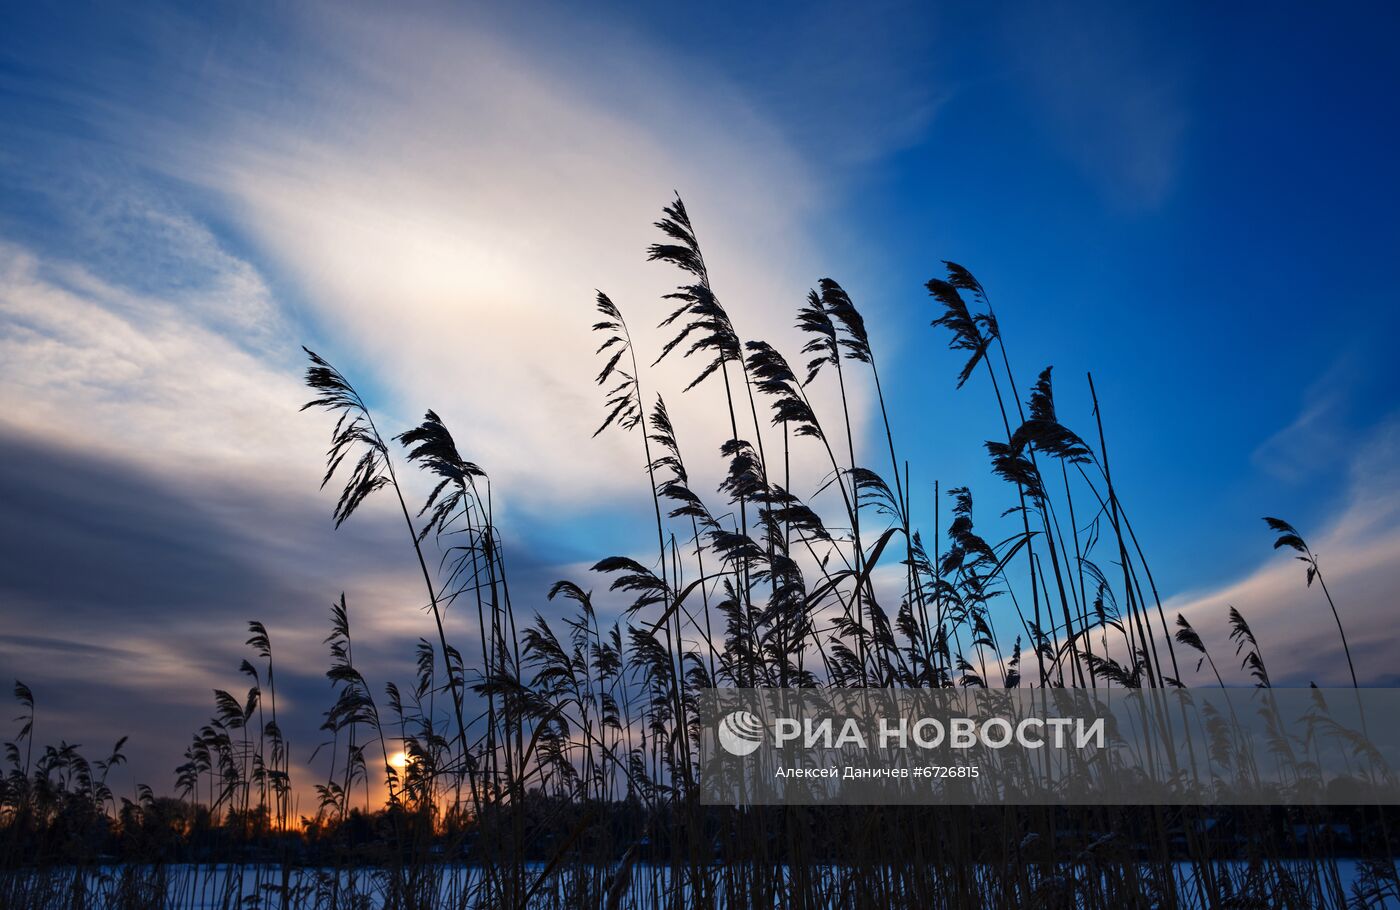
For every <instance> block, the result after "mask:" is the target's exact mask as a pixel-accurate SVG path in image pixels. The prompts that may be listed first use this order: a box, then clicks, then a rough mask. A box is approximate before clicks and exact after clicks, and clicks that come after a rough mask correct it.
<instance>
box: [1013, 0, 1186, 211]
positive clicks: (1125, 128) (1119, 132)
mask: <svg viewBox="0 0 1400 910" xmlns="http://www.w3.org/2000/svg"><path fill="white" fill-rule="evenodd" d="M1144 13H1145V11H1144V10H1142V9H1140V8H1134V9H1131V10H1130V9H1129V8H1127V7H1123V6H1120V5H1116V4H1112V3H1094V4H1090V5H1089V7H1088V8H1085V7H1074V8H1069V7H1063V6H1058V5H1055V4H1037V3H1032V4H1024V5H1021V6H1018V7H1016V8H1015V9H1014V10H1013V11H1011V12H1009V13H1008V14H1007V25H1006V42H1005V45H1004V48H1003V50H1004V53H1005V54H1006V55H1007V57H1008V60H1009V61H1010V62H1011V65H1012V66H1013V67H1015V68H1017V69H1018V70H1019V73H1020V76H1021V78H1022V79H1023V80H1024V84H1025V88H1026V90H1027V92H1028V93H1029V94H1030V96H1031V98H1033V99H1034V100H1035V102H1036V106H1037V109H1038V110H1039V111H1040V113H1041V115H1042V118H1043V123H1042V126H1043V127H1044V128H1045V129H1048V130H1049V132H1050V134H1051V136H1052V138H1053V140H1054V142H1055V143H1056V144H1057V145H1059V147H1060V148H1061V149H1062V151H1063V153H1064V154H1065V155H1067V156H1068V157H1069V158H1070V160H1072V161H1073V162H1074V163H1075V164H1077V165H1078V167H1079V170H1080V171H1081V172H1082V173H1083V175H1084V177H1085V179H1086V180H1089V181H1091V182H1092V183H1094V184H1097V185H1098V186H1099V187H1100V188H1101V189H1102V191H1103V193H1104V195H1105V197H1106V198H1107V199H1108V200H1110V201H1111V202H1113V203H1115V204H1117V205H1120V206H1123V207H1125V208H1129V209H1152V208H1155V207H1157V206H1158V205H1160V204H1161V203H1162V202H1163V201H1164V200H1165V199H1166V198H1167V196H1168V194H1169V193H1170V192H1171V190H1172V188H1173V185H1174V184H1175V181H1176V178H1177V173H1178V171H1179V170H1180V167H1181V156H1182V153H1183V148H1184V140H1185V138H1186V132H1187V129H1188V127H1189V125H1190V117H1189V108H1188V106H1187V103H1186V96H1185V92H1186V86H1187V82H1186V80H1187V68H1186V66H1185V63H1184V61H1183V60H1182V59H1180V58H1179V57H1176V56H1174V55H1173V53H1172V49H1173V47H1174V45H1173V44H1172V43H1171V42H1162V41H1158V40H1153V39H1154V37H1155V36H1154V35H1153V34H1151V32H1150V30H1151V29H1152V28H1153V23H1154V22H1157V23H1160V22H1162V21H1165V20H1166V19H1168V17H1169V14H1168V13H1167V12H1166V10H1165V9H1158V10H1156V11H1155V12H1153V13H1148V14H1144Z"/></svg>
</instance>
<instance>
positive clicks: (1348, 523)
mask: <svg viewBox="0 0 1400 910" xmlns="http://www.w3.org/2000/svg"><path fill="white" fill-rule="evenodd" d="M1346 470H1347V480H1348V484H1347V486H1348V492H1347V496H1346V499H1345V502H1344V503H1343V504H1342V507H1341V508H1340V509H1339V511H1338V514H1337V516H1336V517H1335V518H1334V519H1332V520H1331V521H1330V522H1329V523H1328V524H1327V525H1325V526H1324V527H1321V528H1318V529H1316V531H1311V530H1309V529H1306V528H1304V529H1302V530H1303V533H1304V536H1305V537H1306V538H1307V540H1308V543H1309V545H1310V546H1311V547H1312V549H1313V550H1314V551H1315V552H1316V553H1317V554H1318V555H1319V561H1320V564H1321V567H1322V571H1323V573H1324V574H1325V576H1326V580H1327V585H1328V587H1329V589H1330V590H1331V593H1332V596H1333V598H1335V600H1336V602H1337V609H1338V612H1339V613H1340V615H1341V619H1342V622H1343V624H1344V625H1345V627H1346V630H1347V638H1348V641H1349V643H1350V646H1351V650H1352V656H1353V658H1354V659H1355V662H1356V665H1357V666H1356V672H1357V676H1358V677H1359V678H1360V679H1361V680H1362V681H1363V682H1370V683H1371V684H1387V685H1394V684H1395V683H1396V682H1397V680H1400V676H1397V674H1396V671H1395V669H1394V668H1395V658H1396V656H1397V655H1396V650H1395V611H1396V605H1397V604H1396V601H1397V594H1396V567H1397V566H1400V420H1396V419H1392V420H1390V421H1389V422H1388V423H1385V424H1383V425H1382V426H1381V427H1380V428H1379V429H1378V430H1377V431H1376V432H1375V433H1374V435H1373V436H1372V438H1371V439H1370V440H1369V442H1368V443H1367V444H1366V445H1364V446H1362V447H1361V448H1360V449H1359V450H1358V451H1357V453H1356V454H1355V456H1354V457H1353V458H1352V459H1351V461H1350V463H1349V464H1347V465H1346ZM1282 517H1284V518H1287V517H1288V516H1282ZM1259 532H1260V533H1259V538H1260V546H1261V548H1262V547H1266V546H1268V545H1269V543H1270V542H1271V540H1272V535H1271V534H1270V533H1269V532H1268V530H1267V529H1266V528H1265V527H1264V525H1263V523H1262V522H1261V523H1260V525H1259ZM1290 555H1291V554H1290V553H1289V552H1288V551H1284V552H1282V553H1279V554H1275V555H1274V557H1273V558H1271V559H1268V560H1267V561H1264V562H1262V563H1261V564H1260V566H1259V567H1258V568H1256V569H1254V570H1253V571H1251V572H1249V573H1248V574H1246V575H1244V576H1242V577H1240V578H1238V579H1236V580H1234V581H1231V582H1229V583H1227V584H1224V585H1222V586H1220V587H1218V588H1214V589H1210V590H1204V591H1194V592H1188V593H1184V594H1181V595H1178V596H1176V597H1173V598H1171V600H1170V601H1168V602H1167V604H1166V607H1167V610H1168V615H1169V616H1175V614H1176V613H1177V612H1181V613H1182V614H1184V615H1185V616H1186V617H1187V619H1188V620H1190V622H1191V623H1192V624H1193V625H1195V626H1196V627H1197V629H1199V630H1200V631H1201V632H1202V635H1203V637H1205V639H1206V642H1207V645H1208V646H1210V647H1211V648H1212V650H1213V652H1214V653H1215V655H1216V662H1217V663H1218V664H1221V666H1222V669H1223V668H1224V667H1225V666H1228V665H1229V664H1230V661H1228V660H1222V659H1221V658H1222V656H1223V655H1228V654H1229V652H1230V650H1231V648H1232V646H1231V645H1230V643H1229V641H1228V635H1229V631H1228V628H1227V626H1226V621H1227V611H1228V609H1229V607H1230V606H1234V607H1237V608H1238V609H1239V610H1240V612H1241V613H1243V614H1244V617H1245V619H1246V620H1248V621H1249V623H1250V625H1251V626H1252V627H1253V629H1254V632H1255V635H1256V636H1257V637H1258V639H1259V641H1260V645H1261V648H1262V649H1263V652H1264V658H1265V661H1266V662H1267V663H1268V666H1269V670H1270V673H1271V674H1272V676H1273V677H1274V681H1275V682H1276V683H1280V684H1292V685H1306V684H1307V683H1309V682H1316V683H1317V684H1318V685H1329V684H1331V685H1346V684H1349V683H1350V676H1349V674H1348V672H1347V667H1346V661H1345V658H1344V657H1343V653H1342V645H1341V640H1340V637H1339V636H1338V634H1337V627H1336V622H1335V620H1334V619H1333V617H1332V613H1331V611H1330V610H1329V609H1328V606H1327V601H1326V599H1325V598H1324V596H1323V593H1322V591H1321V589H1320V586H1319V585H1316V584H1314V585H1313V586H1312V587H1308V586H1307V585H1306V583H1305V574H1304V568H1303V566H1302V564H1301V563H1298V562H1296V561H1295V560H1293V559H1291V558H1289V556H1290ZM1234 676H1235V678H1236V679H1239V680H1244V678H1245V674H1244V673H1243V672H1237V673H1235V674H1234Z"/></svg>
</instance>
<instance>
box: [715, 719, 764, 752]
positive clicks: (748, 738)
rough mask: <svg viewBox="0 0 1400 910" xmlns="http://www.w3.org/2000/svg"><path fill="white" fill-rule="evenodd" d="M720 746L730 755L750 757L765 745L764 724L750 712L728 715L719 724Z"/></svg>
mask: <svg viewBox="0 0 1400 910" xmlns="http://www.w3.org/2000/svg"><path fill="white" fill-rule="evenodd" d="M719 744H720V745H721V746H723V747H724V751H726V752H728V753H729V754H730V755H748V754H750V753H751V752H754V751H755V750H757V749H758V747H759V746H761V745H763V723H762V721H760V720H759V719H758V718H757V717H756V716H754V715H753V714H751V713H750V712H748V711H734V712H733V713H731V714H726V715H725V717H724V719H723V720H721V721H720V722H719Z"/></svg>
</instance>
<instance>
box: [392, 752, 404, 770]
mask: <svg viewBox="0 0 1400 910" xmlns="http://www.w3.org/2000/svg"><path fill="white" fill-rule="evenodd" d="M389 766H390V767H392V768H396V769H398V770H400V771H402V770H403V769H404V768H406V767H408V756H407V755H405V754H404V753H402V752H395V753H394V754H393V755H390V756H389Z"/></svg>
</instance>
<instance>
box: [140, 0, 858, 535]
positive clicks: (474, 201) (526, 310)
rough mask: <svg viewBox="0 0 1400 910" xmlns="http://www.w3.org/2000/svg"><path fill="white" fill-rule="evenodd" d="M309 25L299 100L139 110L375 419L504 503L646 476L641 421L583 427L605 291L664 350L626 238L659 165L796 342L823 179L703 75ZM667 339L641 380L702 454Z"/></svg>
mask: <svg viewBox="0 0 1400 910" xmlns="http://www.w3.org/2000/svg"><path fill="white" fill-rule="evenodd" d="M315 32H316V34H317V35H318V36H319V39H320V40H321V41H323V42H324V46H323V48H322V49H323V50H329V51H330V52H332V53H333V54H334V56H335V59H336V60H337V65H336V66H334V67H331V68H329V69H322V70H318V71H317V72H314V73H311V72H307V73H302V74H299V75H298V76H297V77H296V80H295V81H294V82H293V83H292V84H291V85H290V86H284V87H281V89H280V90H282V91H290V92H292V93H294V94H295V96H296V97H297V99H298V104H296V105H295V106H294V108H295V114H292V115H289V116H287V117H276V116H274V117H269V116H268V114H267V112H266V108H265V107H264V106H263V105H261V104H259V103H257V99H249V98H247V97H243V96H230V97H222V98H219V99H216V101H217V104H219V105H221V106H220V107H219V108H218V110H219V116H218V117H217V118H214V119H215V120H216V121H217V126H216V127H215V128H213V129H212V130H210V131H208V132H189V131H186V132H183V133H182V132H179V131H176V132H175V133H174V134H173V135H172V134H171V132H170V131H169V130H166V129H163V130H161V131H159V132H158V133H156V134H155V135H157V136H158V137H159V138H158V143H159V144H160V145H161V146H162V147H165V148H170V149H173V150H174V151H173V153H172V155H171V156H170V157H166V158H161V157H159V155H157V160H160V161H162V163H163V165H164V166H166V167H168V168H169V169H171V171H172V172H173V173H175V174H177V175H178V176H179V177H181V178H183V179H187V180H190V181H192V182H195V183H198V184H202V185H204V186H205V187H207V188H208V189H210V190H212V191H213V192H214V193H216V194H217V195H218V196H219V197H221V198H222V199H223V201H224V203H225V204H226V205H227V206H228V208H229V210H230V211H231V212H232V213H234V215H233V217H234V218H235V220H236V221H237V223H238V224H239V225H240V227H241V229H242V230H244V231H246V232H247V233H248V234H249V235H251V236H252V237H253V238H254V241H255V243H256V245H257V246H258V247H259V249H260V250H261V253H262V256H263V257H264V258H265V259H266V260H267V261H268V262H269V263H271V264H272V266H273V267H274V268H275V269H276V270H277V272H278V273H279V274H281V275H285V276H287V277H288V278H289V280H290V281H291V282H292V283H294V284H295V286H296V287H297V288H298V289H299V290H300V291H301V293H302V295H303V296H304V298H305V300H306V301H307V304H308V307H309V312H308V313H306V314H305V315H306V316H307V318H308V319H309V321H310V322H311V323H312V324H313V325H314V326H316V327H317V328H316V330H315V334H316V336H317V337H319V338H321V339H323V340H324V341H323V342H318V344H320V343H324V345H325V346H326V350H324V351H322V353H323V354H326V355H327V356H329V357H332V358H333V359H335V358H337V357H339V358H343V359H346V360H353V361H354V362H356V363H359V364H363V365H366V369H368V370H370V371H372V375H369V376H363V375H362V376H361V378H360V381H361V382H364V383H366V384H369V383H374V384H376V385H378V386H379V387H381V388H383V389H386V390H387V391H388V392H389V395H388V399H389V403H390V406H391V407H392V409H393V410H394V414H393V416H394V417H395V418H398V419H400V420H413V419H415V418H416V417H417V415H418V413H419V412H420V411H421V410H422V409H424V408H426V407H433V408H434V409H436V410H438V411H439V412H440V413H442V415H443V416H444V418H445V419H446V420H447V421H448V423H449V426H452V427H454V428H455V431H456V433H457V435H458V437H459V443H460V444H461V445H462V447H463V448H464V450H465V451H467V452H469V453H470V455H471V457H473V458H474V459H476V460H477V461H479V462H480V463H481V464H483V465H484V466H485V467H487V469H488V470H490V471H491V472H492V474H493V476H494V477H495V478H496V480H497V489H498V490H500V491H501V492H502V496H503V497H504V501H505V502H506V503H507V504H512V503H515V504H524V505H526V506H527V507H534V508H537V509H543V507H545V506H548V507H550V508H558V507H560V506H564V507H569V506H573V507H580V508H581V507H583V506H586V505H587V504H590V503H593V502H596V501H598V500H600V499H602V498H605V497H608V496H610V495H613V494H616V493H617V492H619V491H628V490H630V491H644V490H645V486H644V481H642V479H641V463H640V462H641V458H640V452H639V449H640V445H639V442H638V440H636V439H635V438H632V439H629V438H625V437H623V436H621V435H619V434H605V435H604V436H603V437H601V438H600V439H598V440H590V435H591V433H592V432H593V430H594V429H596V427H597V425H598V423H599V422H600V420H601V417H602V414H603V410H602V395H601V393H600V391H599V390H598V389H596V388H595V387H593V386H591V385H590V384H589V382H590V380H591V378H592V377H593V375H594V374H595V373H596V372H597V369H598V366H599V364H598V361H597V359H596V358H595V357H594V356H593V349H594V347H596V340H595V339H594V338H592V337H590V333H589V332H588V326H589V325H590V324H591V323H592V321H593V314H592V297H593V291H594V288H595V287H596V288H601V289H603V290H605V291H607V292H608V293H609V294H610V295H612V297H613V299H614V300H615V301H617V303H618V304H619V305H620V306H622V307H623V309H624V312H625V313H626V314H627V316H628V317H629V322H630V324H631V327H632V329H633V332H634V335H635V336H636V338H637V340H638V346H639V349H640V351H641V353H642V355H643V356H646V355H649V354H652V353H653V352H658V351H659V350H660V345H661V342H662V340H663V337H664V335H665V333H663V332H659V331H657V330H655V328H654V326H655V324H656V323H657V322H658V321H659V320H660V318H661V317H662V316H663V315H664V314H666V313H667V312H668V311H669V306H668V304H666V303H664V302H661V301H660V299H659V298H660V297H661V295H662V294H663V293H666V292H668V291H669V290H670V289H671V288H672V286H673V285H674V284H675V283H677V282H678V281H679V280H680V275H679V273H677V272H675V271H674V270H672V269H670V268H668V267H665V266H662V265H657V264H650V265H649V264H647V263H645V262H644V255H643V254H644V250H645V248H646V246H647V245H648V244H649V243H651V242H653V241H655V240H656V239H657V237H658V234H657V232H656V231H655V229H654V228H653V227H652V226H651V222H652V221H654V220H655V219H656V218H657V217H659V214H660V207H661V205H662V204H663V203H665V202H667V201H668V200H669V198H670V194H671V191H672V188H673V187H679V188H681V189H682V190H683V191H684V194H685V196H686V197H687V199H688V201H689V205H690V208H691V212H692V215H693V216H694V218H695V221H696V223H697V226H698V228H699V230H700V232H701V239H702V243H703V244H704V246H705V249H706V254H707V258H708V259H709V261H710V263H711V266H712V269H713V272H714V276H715V281H716V287H717V290H718V291H719V293H720V295H721V297H722V299H724V300H725V302H726V303H727V305H728V306H729V308H730V309H731V313H732V315H733V316H734V319H735V321H736V324H737V325H738V327H739V330H740V332H741V333H743V334H744V335H745V336H746V337H767V338H773V339H775V340H777V341H778V342H779V343H780V346H781V347H783V349H784V350H786V351H787V352H788V353H789V354H790V355H791V354H793V353H795V352H796V350H797V348H798V347H799V342H798V341H797V340H796V338H795V335H794V333H793V331H792V329H791V325H792V322H793V319H794V313H795V310H796V308H797V306H798V304H799V303H800V302H801V299H802V296H803V295H804V293H805V290H806V288H808V287H809V286H811V285H812V284H814V283H815V280H816V279H817V278H819V277H821V276H822V275H823V274H824V272H823V271H822V268H823V265H822V263H821V261H820V259H819V257H818V256H817V251H816V250H815V249H814V243H813V241H812V240H811V236H812V233H813V231H812V229H811V228H812V226H813V224H814V222H815V220H816V219H818V218H819V217H820V213H821V203H820V198H819V196H818V185H819V184H818V182H817V181H816V180H815V179H814V177H813V175H812V173H811V172H810V171H809V168H808V166H807V165H806V164H805V163H804V161H803V158H802V156H801V155H800V154H799V153H798V152H797V151H796V150H795V149H793V148H791V147H789V146H788V145H786V144H785V143H784V141H783V140H782V138H781V137H780V135H779V134H778V133H777V132H776V131H775V130H774V129H773V128H771V127H770V126H769V125H768V124H766V123H765V122H764V121H763V120H761V119H760V118H758V117H757V116H755V115H754V113H753V112H752V111H751V110H750V109H749V108H748V107H747V106H746V105H745V104H744V103H743V102H742V100H740V99H739V98H738V96H737V95H736V94H735V93H734V92H732V91H731V90H729V89H728V88H727V86H725V84H724V83H723V81H722V80H716V81H714V82H710V81H708V80H707V82H706V85H707V90H706V91H705V92H700V91H697V90H696V89H695V88H693V87H691V86H690V85H687V84H686V83H685V82H683V81H682V80H680V79H677V78H672V77H669V76H667V75H665V74H664V67H662V66H660V62H659V61H657V60H654V59H649V58H648V57H647V56H646V55H645V53H644V52H639V51H638V50H636V49H635V48H631V47H624V46H622V45H615V46H591V47H589V48H588V49H587V56H586V59H583V58H580V57H573V58H568V57H566V56H564V55H562V54H561V55H558V56H555V55H551V54H550V53H547V52H543V51H544V49H542V48H541V47H539V46H532V47H524V46H522V45H521V44H520V43H519V42H517V41H516V40H515V39H514V38H513V37H512V36H509V35H503V34H498V33H491V32H488V31H486V30H484V29H483V28H481V27H480V26H478V25H474V24H472V23H469V22H466V21H459V20H451V21H448V20H444V19H441V18H431V19H412V18H409V19H405V18H401V17H400V18H396V19H395V20H394V21H392V22H390V21H387V20H386V19H385V18H383V17H379V16H374V15H371V16H368V17H366V18H364V19H359V20H356V21H355V22H353V23H350V22H345V21H329V17H327V21H324V22H320V21H318V22H317V23H316V27H315ZM244 63H245V64H246V63H247V61H246V60H245V61H244ZM585 64H586V66H585ZM617 86H624V87H627V88H626V89H618V88H617ZM639 86H644V87H645V88H644V90H640V89H639V88H638V87H639ZM712 87H713V88H714V89H715V90H711V89H712ZM303 111H315V112H320V113H317V114H312V115H310V116H304V115H303ZM152 154H156V153H155V152H154V151H153V152H152ZM826 265H828V266H829V265H831V263H829V262H828V263H826ZM646 359H648V360H649V359H651V358H650V357H649V356H646ZM675 359H676V360H677V363H676V364H667V365H663V368H662V369H660V370H658V371H654V372H648V373H647V375H646V377H645V380H646V382H647V387H648V392H649V394H654V393H655V392H656V391H658V390H660V391H662V392H664V393H665V394H666V396H667V399H668V404H669V405H670V406H671V408H672V411H673V415H674V416H676V418H677V421H678V424H679V429H680V432H681V434H682V443H683V445H684V446H685V447H686V449H687V450H688V452H689V455H690V457H691V458H693V459H696V460H697V461H699V460H700V459H701V458H702V457H706V456H711V455H712V453H713V452H714V451H715V450H716V449H717V447H718V445H719V443H720V442H721V441H722V440H723V439H724V438H726V437H727V435H728V431H727V424H728V421H727V417H725V416H723V415H722V405H721V403H720V402H721V399H720V388H719V385H718V383H717V382H713V383H710V384H708V385H707V387H705V388H702V389H699V390H696V391H694V392H691V393H689V394H687V395H685V396H684V398H682V396H680V394H679V390H680V389H681V388H682V387H683V386H684V385H685V384H686V382H688V381H689V379H690V378H691V377H692V376H693V375H694V374H695V373H696V372H697V371H698V367H697V366H696V365H694V364H691V363H686V364H683V365H682V364H680V363H679V357H676V358H675ZM794 359H796V358H794ZM361 372H362V373H363V370H362V371H361ZM826 395H827V392H826V391H819V392H818V396H819V398H822V399H824V400H826V401H827V402H828V404H829V403H830V401H829V399H827V398H826ZM862 399H863V396H862ZM826 413H827V414H828V415H829V416H828V419H829V420H835V419H836V414H837V413H839V412H833V411H832V410H830V409H829V408H828V409H827V411H826ZM864 414H865V409H864V406H863V401H862V400H858V401H857V406H856V410H855V418H856V420H857V421H858V422H859V421H863V419H864ZM764 422H765V424H766V418H764ZM741 426H742V424H741ZM832 428H833V430H834V429H835V425H834V424H833V427H832ZM750 435H751V434H750ZM799 451H800V453H801V454H800V455H799V464H801V463H802V462H803V461H808V462H809V463H810V464H811V465H812V467H813V469H814V470H816V471H820V467H819V464H820V462H819V459H818V458H817V454H818V453H817V451H816V450H815V448H814V447H813V446H811V445H806V446H802V447H800V449H799ZM808 455H810V456H811V457H810V459H809V458H808ZM633 469H635V470H633ZM700 473H701V475H702V483H706V482H708V481H710V480H713V479H714V476H715V475H714V471H713V470H711V471H709V472H700ZM707 475H708V476H707ZM810 476H811V479H810V481H809V482H810V484H811V485H812V486H815V483H816V477H817V475H815V474H814V475H810ZM634 495H645V494H644V492H637V493H634Z"/></svg>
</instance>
